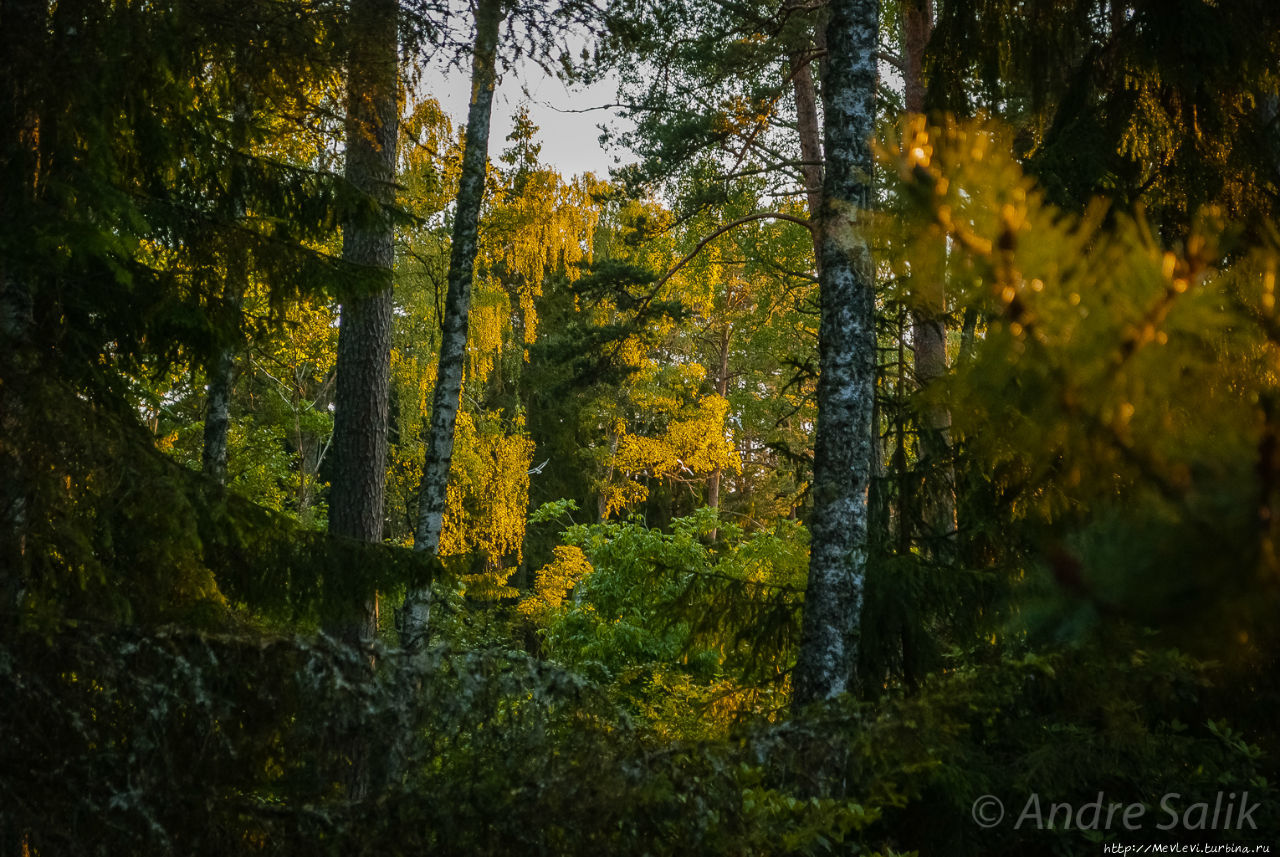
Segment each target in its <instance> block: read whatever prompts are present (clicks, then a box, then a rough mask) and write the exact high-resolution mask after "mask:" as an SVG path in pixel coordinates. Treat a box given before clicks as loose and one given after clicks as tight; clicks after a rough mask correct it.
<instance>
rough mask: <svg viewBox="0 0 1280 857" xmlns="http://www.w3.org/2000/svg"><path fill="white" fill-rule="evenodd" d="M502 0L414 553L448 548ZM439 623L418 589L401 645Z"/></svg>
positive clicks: (475, 109)
mask: <svg viewBox="0 0 1280 857" xmlns="http://www.w3.org/2000/svg"><path fill="white" fill-rule="evenodd" d="M502 13H503V3H502V0H481V2H480V5H479V7H478V8H477V10H476V42H475V51H474V54H473V56H472V64H471V106H470V108H469V110H468V112H467V138H466V143H465V146H464V148H463V153H462V174H461V176H460V178H459V180H458V205H457V209H456V210H455V212H454V221H453V245H452V247H451V248H450V255H449V285H448V291H447V292H446V295H445V306H444V320H443V327H444V329H443V331H442V332H441V338H440V363H439V367H438V369H437V371H436V387H435V393H434V395H433V398H432V403H431V429H430V434H429V436H428V438H427V454H426V461H425V463H424V465H423V468H422V490H421V492H420V494H419V499H418V527H417V530H416V531H415V533H414V545H413V547H414V550H418V551H429V552H431V553H433V554H434V553H435V552H436V551H437V550H438V549H439V547H440V529H441V526H442V524H443V520H444V509H445V499H446V491H447V489H448V486H449V468H450V464H451V463H452V461H453V437H454V427H455V425H456V423H457V420H458V408H459V407H460V406H461V401H462V372H463V368H464V366H465V364H466V356H467V319H468V316H469V314H470V310H471V279H472V274H473V271H474V268H475V261H476V249H477V243H478V235H479V224H480V206H481V203H482V202H483V201H484V180H485V173H486V168H487V164H488V151H489V123H490V117H491V113H492V108H493V89H494V84H495V81H496V77H495V63H496V59H497V48H498V29H499V27H500V26H501V24H502V18H503V14H502ZM430 615H431V590H430V589H429V588H426V587H422V588H414V589H410V590H409V592H408V593H407V594H406V595H405V600H404V609H403V611H402V612H401V617H400V621H401V624H400V635H401V643H402V644H403V645H404V646H405V648H407V649H410V650H413V649H416V648H420V647H421V646H422V645H423V644H425V642H426V639H427V623H428V621H429V619H430Z"/></svg>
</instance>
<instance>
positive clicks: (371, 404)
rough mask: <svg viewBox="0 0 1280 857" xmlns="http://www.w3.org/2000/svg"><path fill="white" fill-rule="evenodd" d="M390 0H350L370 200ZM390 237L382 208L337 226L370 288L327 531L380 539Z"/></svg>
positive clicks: (391, 133)
mask: <svg viewBox="0 0 1280 857" xmlns="http://www.w3.org/2000/svg"><path fill="white" fill-rule="evenodd" d="M397 11H398V7H397V4H396V2H395V0H353V2H352V4H351V21H352V26H353V28H355V29H356V35H355V38H354V39H353V42H352V48H351V56H350V63H349V66H348V69H347V122H346V165H345V173H346V178H347V180H348V181H349V182H350V183H351V184H352V185H353V186H354V187H355V188H357V189H358V190H360V191H361V192H363V193H365V194H368V195H369V196H370V197H372V198H373V199H374V200H376V201H377V203H378V204H379V206H381V207H383V208H384V210H385V208H386V207H389V206H391V205H392V204H393V203H394V202H395V163H396V161H395V157H396V139H397V135H398V133H399V113H398V108H397V104H396V73H397V69H398V62H399V57H398V38H397V21H396V18H397ZM393 242H394V235H393V233H392V227H391V222H390V220H389V218H387V217H386V216H385V214H384V215H382V216H379V217H378V218H377V219H376V221H375V222H370V221H368V220H363V221H360V222H356V221H354V220H353V221H350V222H347V223H345V224H344V225H343V230H342V257H343V259H344V260H345V261H347V262H350V263H352V264H354V265H359V266H362V267H364V268H366V269H367V270H368V271H369V272H370V275H371V276H372V278H373V279H374V281H375V282H376V288H375V289H374V290H373V291H372V293H370V294H368V295H366V296H362V297H353V298H350V299H348V300H346V301H344V302H343V304H342V310H341V317H340V322H339V325H340V326H339V329H338V361H337V370H336V371H337V378H336V389H335V392H334V423H333V456H334V476H333V485H332V487H331V489H330V492H329V507H330V512H329V532H330V533H332V534H333V535H337V536H345V537H348V538H353V539H359V540H360V541H365V542H378V541H381V540H382V528H383V497H384V489H385V481H386V461H387V419H388V407H389V402H390V383H391V282H392V281H391V277H392V263H393V261H394V255H395V254H394V243H393ZM333 630H334V631H336V632H337V633H338V634H339V635H340V636H341V637H343V638H344V639H348V640H350V641H352V642H356V643H367V642H369V641H371V640H372V639H373V637H374V635H375V634H376V632H377V599H376V598H375V599H372V600H370V601H368V602H365V603H363V604H360V605H355V606H354V607H353V611H352V613H351V615H350V617H349V618H348V619H347V620H346V621H344V622H343V623H342V625H341V627H337V628H334V629H333Z"/></svg>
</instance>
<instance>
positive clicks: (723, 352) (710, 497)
mask: <svg viewBox="0 0 1280 857" xmlns="http://www.w3.org/2000/svg"><path fill="white" fill-rule="evenodd" d="M732 337H733V326H732V325H731V324H730V323H729V322H728V321H727V320H726V321H725V322H724V326H723V327H722V328H721V329H720V342H719V345H720V356H719V365H718V366H717V371H716V394H717V395H718V396H720V398H722V399H723V398H725V397H726V396H727V395H728V394H729V343H730V342H731V340H732ZM723 478H724V468H723V467H721V466H720V465H718V464H717V465H716V467H715V469H714V470H712V471H711V475H710V476H709V477H707V506H708V507H709V508H712V509H716V510H717V511H718V510H719V509H720V482H721V480H722V479H723ZM718 534H719V529H718V528H717V529H714V530H712V531H711V538H712V540H713V541H714V540H715V538H716V536H717V535H718Z"/></svg>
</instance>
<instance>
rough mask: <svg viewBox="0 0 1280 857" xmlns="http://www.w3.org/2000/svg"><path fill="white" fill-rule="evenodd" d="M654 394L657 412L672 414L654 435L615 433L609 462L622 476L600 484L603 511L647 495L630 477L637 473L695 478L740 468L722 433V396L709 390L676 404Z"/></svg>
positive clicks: (726, 409)
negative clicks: (687, 404) (685, 404)
mask: <svg viewBox="0 0 1280 857" xmlns="http://www.w3.org/2000/svg"><path fill="white" fill-rule="evenodd" d="M655 398H656V399H657V402H656V404H659V405H660V407H661V408H662V410H668V411H674V412H675V413H674V414H673V416H672V418H671V419H670V421H669V422H668V423H667V426H666V428H665V429H664V430H663V431H662V432H661V433H660V434H657V435H642V434H631V433H621V435H620V437H619V438H618V445H617V450H616V452H614V454H613V459H612V461H611V465H612V469H613V470H614V471H616V472H620V473H621V474H623V475H624V476H625V477H627V478H626V481H622V482H611V483H608V484H606V485H605V486H603V488H602V491H601V495H602V496H603V498H604V501H605V508H606V512H605V513H606V515H610V514H613V513H614V512H616V511H619V510H620V509H624V508H626V507H628V506H630V505H632V504H633V503H638V502H641V501H643V500H644V499H645V498H646V497H647V496H648V489H647V488H646V487H645V486H644V485H643V484H642V483H640V482H638V481H636V478H637V477H648V478H651V479H672V480H688V481H701V480H703V479H706V478H707V477H708V476H710V475H711V473H712V472H714V471H715V470H716V468H721V469H722V470H727V471H730V472H733V473H741V472H742V461H741V459H740V458H739V457H738V452H737V449H736V448H735V447H734V445H733V443H732V441H731V440H730V438H729V437H727V436H726V429H725V423H726V418H727V416H728V414H729V402H728V400H726V399H725V398H724V397H722V396H718V395H715V394H711V395H707V396H702V397H700V398H698V399H697V400H696V401H695V402H694V403H693V406H692V407H684V408H680V404H681V403H680V402H679V400H678V399H676V397H674V396H672V395H669V394H668V395H660V396H657V397H655Z"/></svg>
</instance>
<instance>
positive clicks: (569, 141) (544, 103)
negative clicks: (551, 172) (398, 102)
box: [421, 63, 633, 178]
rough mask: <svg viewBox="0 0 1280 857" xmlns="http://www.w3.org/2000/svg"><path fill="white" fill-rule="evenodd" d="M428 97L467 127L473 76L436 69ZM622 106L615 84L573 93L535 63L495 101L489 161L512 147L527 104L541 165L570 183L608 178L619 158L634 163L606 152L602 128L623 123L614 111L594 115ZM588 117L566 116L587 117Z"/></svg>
mask: <svg viewBox="0 0 1280 857" xmlns="http://www.w3.org/2000/svg"><path fill="white" fill-rule="evenodd" d="M421 88H422V90H423V91H424V92H427V93H429V94H430V95H432V96H434V97H435V98H436V99H437V100H438V101H439V102H440V105H441V106H442V107H443V108H444V110H445V112H446V113H448V114H449V117H450V118H451V119H452V120H453V123H454V127H455V128H456V127H458V126H461V125H465V124H466V119H467V103H468V101H469V98H470V95H471V80H470V77H469V74H468V73H467V72H462V71H458V70H457V69H452V68H451V69H448V70H440V69H431V70H429V71H427V72H426V74H425V75H424V79H423V81H422V84H421ZM616 100H617V86H616V84H615V83H614V82H613V81H611V80H606V81H602V82H600V83H597V84H595V85H593V86H591V87H580V86H579V87H574V88H573V89H568V88H566V87H565V85H564V84H563V83H561V82H560V81H559V80H557V79H556V78H554V77H552V76H550V75H547V74H546V73H544V72H543V71H542V69H540V68H538V66H537V65H535V64H533V63H524V64H522V65H521V66H519V67H517V68H514V69H511V70H509V71H507V72H506V73H505V74H504V75H503V76H502V79H501V80H500V81H499V82H498V90H497V92H496V93H495V95H494V99H493V128H492V132H491V133H490V135H489V156H490V158H496V157H497V156H498V155H499V154H500V153H501V152H502V150H503V149H505V148H506V147H507V135H508V134H509V133H511V129H512V128H513V127H514V122H513V117H514V116H515V113H516V111H517V110H518V109H519V108H520V106H521V105H522V104H526V105H528V108H529V115H530V117H531V118H532V119H533V121H534V124H536V125H537V126H538V137H537V139H538V142H540V143H541V144H542V152H541V155H540V160H541V161H542V162H543V163H544V164H548V165H549V166H551V167H554V168H555V169H556V171H557V172H559V173H560V174H561V175H564V176H565V177H568V176H571V175H577V174H579V173H585V172H594V173H595V174H596V175H598V176H600V177H601V178H604V177H607V175H608V172H609V167H611V166H615V165H616V164H617V163H618V161H617V160H616V159H617V158H619V157H620V158H622V159H623V163H626V162H629V161H630V160H633V159H632V158H630V156H629V155H628V154H627V153H626V152H624V151H621V150H617V149H614V150H613V151H610V152H607V151H605V150H604V149H603V148H602V147H601V146H600V139H599V138H600V129H599V127H597V126H599V125H600V124H602V123H607V124H611V125H613V126H615V127H616V126H617V125H618V123H619V122H620V121H621V120H620V118H619V116H618V114H617V112H616V111H615V110H613V109H589V108H597V107H601V106H602V105H607V104H611V103H613V102H615V101H616ZM582 110H586V111H587V112H565V111H582Z"/></svg>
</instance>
